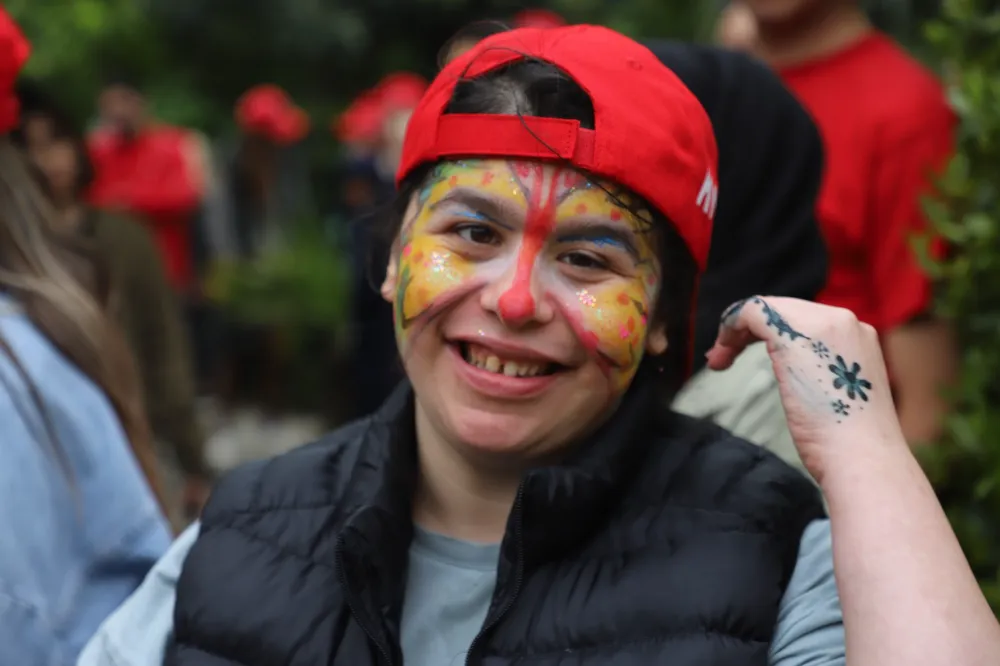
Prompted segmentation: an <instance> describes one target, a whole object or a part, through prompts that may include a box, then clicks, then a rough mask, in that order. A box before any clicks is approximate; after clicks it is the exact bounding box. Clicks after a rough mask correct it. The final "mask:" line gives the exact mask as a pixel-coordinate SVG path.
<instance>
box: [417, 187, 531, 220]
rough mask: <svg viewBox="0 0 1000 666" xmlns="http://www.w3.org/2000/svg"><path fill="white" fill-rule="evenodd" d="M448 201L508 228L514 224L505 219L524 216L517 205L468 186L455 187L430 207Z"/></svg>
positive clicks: (432, 207) (438, 205) (434, 208)
mask: <svg viewBox="0 0 1000 666" xmlns="http://www.w3.org/2000/svg"><path fill="white" fill-rule="evenodd" d="M449 203H451V204H457V205H459V206H462V207H464V208H468V209H469V210H471V211H474V212H476V213H477V214H478V215H480V216H482V217H483V218H485V219H486V220H489V221H490V222H493V223H494V224H497V225H499V226H501V227H503V228H505V229H508V230H510V229H513V228H514V226H513V225H512V224H510V223H509V222H507V221H506V220H511V219H516V220H521V219H522V218H523V217H524V211H523V210H521V209H520V208H519V207H518V206H516V205H514V204H511V203H509V202H506V201H503V200H501V199H497V198H496V197H493V196H491V195H489V194H486V193H484V192H480V191H478V190H474V189H471V188H468V187H456V188H455V189H453V190H451V191H450V192H448V194H446V195H444V196H443V197H441V198H440V199H438V200H437V201H435V202H434V203H433V204H431V205H430V209H431V210H432V211H434V210H436V209H437V208H439V207H441V206H443V205H445V204H449Z"/></svg>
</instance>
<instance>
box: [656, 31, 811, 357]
mask: <svg viewBox="0 0 1000 666" xmlns="http://www.w3.org/2000/svg"><path fill="white" fill-rule="evenodd" d="M646 45H647V46H648V47H649V49H650V50H651V51H652V52H653V53H654V54H656V56H657V57H658V58H659V59H660V61H661V62H663V64H665V65H666V66H667V67H669V68H670V69H671V70H673V72H674V73H675V74H677V76H678V77H679V78H680V79H681V80H682V81H683V82H684V84H685V85H686V86H687V87H688V88H689V89H690V90H691V91H692V92H693V93H694V94H695V96H697V97H698V99H699V101H701V104H702V106H704V107H705V110H706V111H707V112H708V116H709V118H711V120H712V126H713V127H714V129H715V137H716V142H717V143H718V145H719V203H718V208H717V210H716V214H715V228H714V231H713V233H712V249H711V252H710V254H709V258H708V268H707V270H706V271H705V273H704V275H703V276H702V278H701V282H700V285H699V290H698V308H697V314H696V324H695V344H694V352H695V357H694V365H693V370H694V371H695V372H697V371H698V370H700V369H701V368H702V367H703V366H704V363H705V358H704V355H705V352H707V351H708V350H709V349H710V348H711V346H712V343H713V342H714V341H715V336H716V333H717V332H718V327H719V317H720V316H721V314H722V311H723V310H724V309H725V308H726V307H727V306H728V305H729V304H731V303H733V302H735V301H738V300H740V299H743V298H747V297H749V296H753V295H755V294H769V295H772V296H791V297H795V298H802V299H806V300H813V299H815V297H816V295H817V294H818V293H819V291H820V289H822V287H823V286H824V284H825V283H826V270H827V251H826V245H825V243H824V242H823V238H822V236H821V235H820V230H819V225H818V222H817V220H816V216H815V207H816V197H817V194H818V192H819V187H820V180H821V177H822V172H823V144H822V141H821V139H820V136H819V132H818V131H817V130H816V127H815V125H814V124H813V122H812V120H811V119H810V118H809V116H808V114H807V113H806V111H805V110H804V109H803V108H802V106H801V105H800V104H799V103H798V102H797V101H796V100H795V98H794V97H793V96H792V94H791V93H790V92H788V91H787V90H786V89H785V87H784V85H782V83H781V81H780V79H779V78H778V77H777V76H776V75H775V74H774V73H773V72H772V71H771V70H770V69H768V68H767V66H766V65H764V64H763V63H760V62H758V61H756V60H754V59H753V58H751V57H749V56H746V55H743V54H741V53H735V52H732V51H727V50H724V49H721V48H718V47H713V46H706V45H700V44H691V43H686V42H673V41H656V42H651V43H647V44H646Z"/></svg>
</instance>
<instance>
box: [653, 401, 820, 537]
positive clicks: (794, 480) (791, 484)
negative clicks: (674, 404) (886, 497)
mask: <svg viewBox="0 0 1000 666" xmlns="http://www.w3.org/2000/svg"><path fill="white" fill-rule="evenodd" d="M667 427H668V432H667V433H664V434H663V435H661V437H662V441H661V442H660V443H659V445H658V446H654V447H651V448H652V449H654V450H659V451H664V452H665V451H667V449H669V448H674V449H675V450H677V447H678V446H679V447H680V450H681V451H682V452H683V453H681V455H680V460H679V461H677V462H675V463H674V465H673V469H672V473H671V478H670V489H669V490H670V494H671V500H672V501H674V502H676V503H679V504H682V505H684V506H689V507H698V506H702V507H711V508H712V509H713V510H716V511H722V512H728V513H733V514H739V515H741V516H744V517H747V518H751V519H753V520H754V521H757V522H763V523H768V522H774V521H780V522H783V521H786V520H793V521H795V522H801V524H802V525H803V526H804V525H806V524H808V522H809V521H811V520H814V519H816V518H820V517H822V516H823V515H824V510H823V503H822V499H821V498H820V495H819V491H818V490H817V488H816V486H815V485H814V484H813V483H812V482H811V481H810V480H809V479H808V478H807V477H806V476H805V475H804V474H803V473H802V472H801V471H799V470H797V469H795V468H794V467H792V466H791V465H789V464H788V463H787V462H785V461H784V460H782V459H781V458H779V457H778V456H777V455H775V454H774V453H773V452H771V451H768V450H767V449H765V448H763V447H761V446H758V445H756V444H753V443H752V442H749V441H747V440H745V439H743V438H742V437H738V436H736V435H734V434H732V433H731V432H729V431H728V430H725V429H724V428H721V427H719V426H717V425H715V424H714V423H711V422H710V421H708V420H706V419H699V418H694V417H690V416H684V415H681V414H676V413H672V414H671V415H670V416H669V417H668V422H667ZM663 455H669V454H666V453H664V454H663ZM651 467H655V466H651Z"/></svg>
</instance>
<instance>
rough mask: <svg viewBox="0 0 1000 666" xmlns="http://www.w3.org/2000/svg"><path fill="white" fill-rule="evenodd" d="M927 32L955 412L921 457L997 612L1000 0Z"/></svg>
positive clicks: (962, 4)
mask: <svg viewBox="0 0 1000 666" xmlns="http://www.w3.org/2000/svg"><path fill="white" fill-rule="evenodd" d="M927 36H928V38H929V40H930V42H931V44H932V45H933V47H934V48H936V49H937V52H938V54H939V56H940V57H941V58H942V59H943V61H944V62H945V64H946V71H947V72H948V82H949V84H950V95H951V100H952V102H953V104H954V107H955V109H956V111H957V112H958V113H959V115H960V117H961V120H962V124H961V130H960V134H959V137H958V154H957V156H956V157H955V159H954V160H953V161H952V163H951V165H950V168H949V169H948V170H947V173H946V174H945V175H944V177H943V179H942V181H941V193H942V197H941V198H940V199H939V200H937V201H931V202H928V213H929V215H930V217H931V220H932V222H933V224H934V226H935V228H936V229H937V231H938V232H939V233H940V234H941V235H943V236H944V238H945V239H947V240H948V241H949V243H950V244H951V246H952V247H953V249H954V251H953V253H952V255H951V257H950V258H949V259H947V260H946V261H943V262H940V263H938V264H936V265H933V266H932V270H933V271H934V275H935V276H936V277H938V278H940V279H941V284H942V291H941V293H940V297H939V299H938V306H939V309H940V312H941V313H942V314H943V315H946V316H948V317H950V318H952V319H954V320H955V321H956V323H957V327H958V334H959V338H960V344H961V349H962V353H963V357H962V369H961V370H962V379H961V383H960V385H959V386H958V387H957V389H956V391H955V395H954V402H955V409H954V412H953V414H952V415H951V417H950V418H949V421H948V423H947V432H946V435H945V436H944V438H943V441H942V442H941V443H940V445H939V446H938V447H936V448H935V449H934V450H932V451H930V452H929V453H928V455H927V457H926V460H925V467H926V469H927V471H928V473H929V474H930V476H931V479H932V481H933V482H934V484H935V487H936V488H937V489H938V492H939V495H940V497H941V500H942V503H943V504H944V506H945V509H946V511H947V512H948V516H949V518H950V519H951V522H952V526H953V527H954V529H955V532H956V534H958V537H959V539H960V541H961V542H962V546H963V547H964V548H965V552H966V555H967V556H968V558H969V561H970V563H971V564H972V567H973V569H974V570H975V572H976V575H977V577H978V578H979V579H980V582H981V584H982V587H983V590H984V592H985V593H986V596H987V598H988V599H989V600H990V603H991V604H992V605H993V608H994V610H995V611H997V612H998V613H1000V182H998V175H1000V173H998V169H1000V112H998V109H1000V10H998V9H997V8H996V6H994V5H993V4H992V3H989V2H987V1H986V0H946V1H945V2H944V11H943V16H942V17H941V18H940V19H939V20H937V21H935V22H933V23H931V24H930V25H929V26H928V28H927Z"/></svg>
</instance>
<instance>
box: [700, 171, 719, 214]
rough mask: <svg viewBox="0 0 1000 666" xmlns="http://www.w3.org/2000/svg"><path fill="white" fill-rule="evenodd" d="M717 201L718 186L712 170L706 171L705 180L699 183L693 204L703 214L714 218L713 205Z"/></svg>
mask: <svg viewBox="0 0 1000 666" xmlns="http://www.w3.org/2000/svg"><path fill="white" fill-rule="evenodd" d="M718 201H719V187H718V185H716V184H715V179H714V178H712V172H711V171H708V172H706V173H705V180H704V182H702V184H701V189H700V190H698V198H697V199H695V205H696V206H700V207H701V210H702V212H704V213H705V215H708V216H709V217H710V218H713V219H714V218H715V206H716V204H717V203H718Z"/></svg>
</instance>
